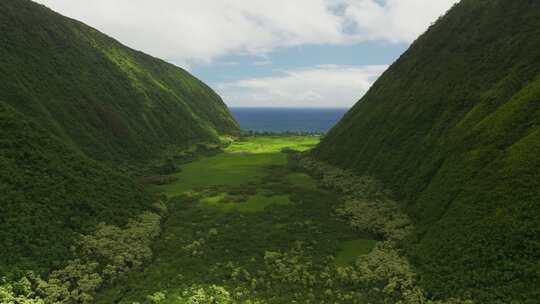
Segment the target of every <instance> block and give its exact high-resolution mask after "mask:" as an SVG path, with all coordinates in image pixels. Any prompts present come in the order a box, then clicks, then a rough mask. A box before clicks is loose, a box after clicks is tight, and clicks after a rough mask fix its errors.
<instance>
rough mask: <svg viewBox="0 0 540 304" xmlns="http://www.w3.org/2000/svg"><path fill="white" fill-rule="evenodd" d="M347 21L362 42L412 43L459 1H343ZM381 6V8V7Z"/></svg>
mask: <svg viewBox="0 0 540 304" xmlns="http://www.w3.org/2000/svg"><path fill="white" fill-rule="evenodd" d="M344 2H345V3H346V5H345V9H344V16H345V19H346V20H348V21H349V22H350V24H349V26H352V32H353V33H354V35H356V36H360V37H358V38H360V39H362V38H363V39H369V40H384V41H389V42H411V41H413V40H414V39H416V38H417V37H418V36H419V35H420V34H422V33H423V32H424V31H425V30H426V29H427V28H428V27H429V25H430V24H431V23H432V22H434V21H436V19H437V18H438V17H439V16H441V15H443V14H444V13H445V12H446V11H447V10H448V9H449V8H450V7H451V6H452V5H453V4H454V3H456V2H458V1H456V0H385V1H384V2H381V1H376V0H344ZM381 3H382V4H381Z"/></svg>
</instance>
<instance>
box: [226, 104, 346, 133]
mask: <svg viewBox="0 0 540 304" xmlns="http://www.w3.org/2000/svg"><path fill="white" fill-rule="evenodd" d="M231 111H232V114H233V115H234V117H235V118H236V120H237V121H238V123H239V124H240V127H241V128H242V130H247V131H258V132H286V131H292V132H317V133H325V132H327V131H328V130H330V129H331V128H332V127H333V126H334V125H335V124H336V123H337V122H338V121H339V120H340V119H341V117H343V114H345V112H347V109H312V108H311V109H299V108H294V109H291V108H231Z"/></svg>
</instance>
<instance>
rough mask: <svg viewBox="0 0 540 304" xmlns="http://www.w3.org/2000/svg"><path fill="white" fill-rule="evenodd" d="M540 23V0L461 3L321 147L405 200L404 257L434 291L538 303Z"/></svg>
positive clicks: (320, 154)
mask: <svg viewBox="0 0 540 304" xmlns="http://www.w3.org/2000/svg"><path fill="white" fill-rule="evenodd" d="M539 28H540V4H539V3H538V2H537V1H504V0H493V1H484V0H463V1H461V2H460V3H459V4H457V5H456V6H455V7H454V8H453V9H452V10H451V11H450V12H449V13H448V14H447V15H446V16H444V17H442V18H441V19H440V20H439V21H438V22H437V23H435V24H434V25H433V26H432V27H431V28H430V29H429V30H428V31H427V33H425V34H424V35H423V36H421V37H420V38H419V39H418V40H417V41H416V42H415V43H414V44H413V45H412V46H411V48H410V49H409V50H408V51H407V52H406V53H405V54H404V55H403V56H402V57H401V58H400V59H399V60H398V61H397V62H396V63H395V64H393V65H392V66H391V68H390V69H389V70H388V71H387V72H385V73H384V75H383V76H382V77H381V78H380V79H379V80H378V81H377V82H376V83H375V84H374V86H373V87H372V89H371V90H370V91H369V92H368V93H367V94H366V95H365V97H363V99H362V100H361V101H360V102H359V103H358V104H357V105H356V106H355V107H354V108H353V109H352V110H351V111H349V113H348V114H346V115H345V117H344V119H343V120H342V121H341V122H340V123H339V124H338V125H337V126H336V127H335V128H334V129H333V130H331V131H330V132H329V133H328V134H327V136H326V137H325V138H324V139H323V141H322V143H321V145H320V146H319V147H318V148H317V149H315V151H314V153H313V155H314V156H315V157H317V158H318V159H321V160H325V161H328V162H330V163H331V164H334V165H338V166H339V167H342V168H350V169H353V170H354V171H355V172H356V173H357V174H359V175H368V176H372V177H374V178H375V179H377V180H380V181H381V182H383V183H384V185H385V187H387V188H389V189H391V190H392V192H393V193H394V194H395V198H396V199H398V200H400V201H403V202H404V203H405V205H406V209H407V211H408V212H407V213H408V214H409V216H410V217H411V218H412V219H413V222H414V224H415V227H416V229H415V232H414V233H413V235H412V236H411V237H410V238H409V239H408V240H407V242H406V243H407V245H406V246H405V247H406V255H407V257H408V258H409V260H410V261H411V262H412V264H413V265H414V266H415V268H416V269H418V271H419V274H420V283H421V284H420V285H421V286H422V287H423V288H425V289H426V290H428V292H429V293H430V294H431V295H434V296H436V297H442V298H444V297H450V296H456V295H457V296H466V295H470V296H472V298H474V299H476V300H477V301H478V302H481V303H510V302H515V303H536V302H538V301H540V293H539V289H538V288H537V285H538V284H536V282H539V281H540V272H539V271H538V270H539V268H538V260H540V242H539V238H538V236H539V235H540V221H538V215H539V214H540V205H539V204H538V197H539V196H540V184H539V183H540V179H538V174H539V172H540V157H539V155H540V153H539V152H540V126H539V124H538V118H539V117H540V116H539V115H540V105H539V104H538V99H539V98H540V78H539V77H540V66H539V65H538V62H539V60H540V57H539V52H538V49H540V39H539V37H540V32H539V31H538V29H539ZM351 204H352V205H351V206H349V207H353V208H356V207H355V206H354V205H363V206H364V207H369V205H370V203H369V202H365V201H362V200H360V201H357V202H355V203H351ZM362 208H363V207H362ZM346 209H349V208H348V207H347V208H346ZM380 211H381V214H382V215H384V214H386V213H387V212H391V209H388V208H386V207H383V209H382V210H380ZM348 213H350V212H348ZM352 217H353V218H354V217H356V218H359V219H362V214H357V215H352ZM377 219H378V216H377V217H374V218H372V219H367V220H368V221H376V220H377ZM362 220H363V219H362ZM374 223H375V224H377V228H376V231H375V232H377V233H381V231H384V230H385V229H386V228H385V227H384V225H383V224H384V223H377V222H374Z"/></svg>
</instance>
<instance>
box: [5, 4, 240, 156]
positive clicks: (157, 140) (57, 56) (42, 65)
mask: <svg viewBox="0 0 540 304" xmlns="http://www.w3.org/2000/svg"><path fill="white" fill-rule="evenodd" d="M0 32H1V33H2V35H1V36H0V79H2V81H1V82H0V100H4V101H5V102H7V103H9V104H11V105H12V106H13V107H14V108H16V109H17V110H18V111H20V112H21V113H23V114H26V115H28V116H30V117H32V118H33V119H35V120H36V121H38V122H39V123H40V124H41V125H42V126H43V127H45V128H46V129H48V130H50V131H51V132H53V133H54V134H55V135H57V136H59V137H61V138H62V139H63V140H65V141H69V142H71V143H73V144H74V145H75V146H76V147H78V148H80V149H81V150H82V151H84V152H86V153H87V155H89V156H90V157H92V158H96V159H107V160H113V159H125V158H141V157H147V156H149V155H151V153H152V152H155V151H157V150H158V149H159V148H161V147H163V146H164V145H169V144H185V143H186V142H190V141H200V140H213V139H216V135H218V134H219V133H228V132H235V131H236V130H237V129H238V125H237V123H236V122H235V121H234V119H233V118H232V116H231V115H230V113H229V111H228V109H227V108H226V106H225V105H224V103H223V101H222V100H221V98H220V97H219V96H218V95H217V94H216V93H215V92H213V91H212V90H211V89H210V88H209V87H207V86H206V85H205V84H203V83H202V82H200V81H199V80H197V79H196V78H194V77H193V76H191V75H190V74H188V73H187V72H185V71H184V70H182V69H180V68H177V67H175V66H173V65H171V64H168V63H166V62H163V61H161V60H158V59H155V58H152V57H150V56H148V55H145V54H143V53H140V52H137V51H134V50H131V49H129V48H126V47H124V46H123V45H121V44H120V43H118V42H116V41H115V40H113V39H111V38H109V37H107V36H105V35H103V34H101V33H99V32H97V31H96V30H94V29H92V28H90V27H88V26H86V25H84V24H82V23H80V22H77V21H74V20H71V19H68V18H65V17H63V16H61V15H59V14H57V13H55V12H53V11H51V10H49V9H47V8H45V7H44V6H41V5H38V4H36V3H33V2H31V1H29V0H4V1H2V2H0Z"/></svg>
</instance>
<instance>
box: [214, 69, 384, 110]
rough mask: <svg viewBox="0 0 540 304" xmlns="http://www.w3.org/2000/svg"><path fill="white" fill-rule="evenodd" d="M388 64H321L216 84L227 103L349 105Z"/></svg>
mask: <svg viewBox="0 0 540 304" xmlns="http://www.w3.org/2000/svg"><path fill="white" fill-rule="evenodd" d="M386 68H387V66H382V65H375V66H364V67H354V66H337V65H321V66H317V67H314V68H307V69H293V70H287V71H282V72H281V75H280V76H276V77H263V78H252V79H245V80H240V81H235V82H229V83H222V84H219V85H218V86H217V89H218V91H219V93H220V94H221V95H222V96H223V98H224V99H225V101H226V102H227V104H228V105H229V106H243V107H255V106H273V107H349V106H351V105H352V104H353V103H354V102H356V101H357V100H358V99H359V98H360V97H361V96H362V95H363V94H364V93H365V92H367V90H368V89H369V88H370V86H371V85H372V84H373V82H374V81H375V80H376V79H377V78H378V77H379V76H380V75H381V73H382V72H383V71H384V70H385V69H386Z"/></svg>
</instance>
